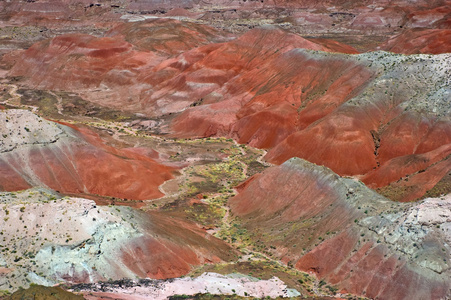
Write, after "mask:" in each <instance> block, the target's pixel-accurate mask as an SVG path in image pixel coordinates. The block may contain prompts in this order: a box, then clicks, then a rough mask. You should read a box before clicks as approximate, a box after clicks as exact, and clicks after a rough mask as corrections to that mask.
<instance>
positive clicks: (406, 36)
mask: <svg viewBox="0 0 451 300" xmlns="http://www.w3.org/2000/svg"><path fill="white" fill-rule="evenodd" d="M450 40H451V29H409V30H406V31H404V32H403V33H401V34H400V35H397V36H394V37H392V38H391V39H390V40H388V41H387V42H386V43H384V44H383V45H381V46H380V49H382V50H386V51H391V52H395V53H403V54H418V53H430V54H439V53H449V52H451V43H450V42H449V41H450Z"/></svg>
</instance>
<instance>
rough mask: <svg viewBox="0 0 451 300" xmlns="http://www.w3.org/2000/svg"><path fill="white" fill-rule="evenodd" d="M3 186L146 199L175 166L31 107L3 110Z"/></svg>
mask: <svg viewBox="0 0 451 300" xmlns="http://www.w3.org/2000/svg"><path fill="white" fill-rule="evenodd" d="M0 122H1V124H2V126H1V127H0V130H1V132H2V135H3V137H4V139H3V140H2V146H3V147H2V151H1V153H0V166H1V168H0V188H1V190H3V191H17V190H22V189H27V188H30V187H35V186H39V187H49V188H51V189H53V190H56V191H59V192H61V193H75V194H95V195H102V196H112V197H119V198H127V199H135V200H144V199H151V198H158V197H160V196H162V193H161V192H160V191H159V190H158V186H159V185H161V184H162V183H163V182H164V181H166V180H168V179H171V178H172V170H173V169H172V168H171V167H168V166H164V165H162V164H160V163H158V162H156V161H155V160H154V159H152V158H150V157H147V156H145V155H141V154H137V153H136V152H135V151H129V150H127V149H121V150H119V149H116V148H113V147H110V146H107V145H105V144H104V143H103V141H102V140H101V139H100V138H99V137H98V136H97V135H96V134H94V133H93V132H91V131H89V130H87V129H78V128H76V127H68V126H65V125H60V124H56V123H53V122H50V121H47V120H44V119H41V118H39V117H37V116H36V115H34V114H32V113H31V112H28V111H23V110H4V111H1V112H0Z"/></svg>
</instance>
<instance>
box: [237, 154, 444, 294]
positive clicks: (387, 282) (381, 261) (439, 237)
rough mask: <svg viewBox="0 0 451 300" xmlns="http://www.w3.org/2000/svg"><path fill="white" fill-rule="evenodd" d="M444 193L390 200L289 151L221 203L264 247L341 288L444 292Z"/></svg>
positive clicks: (371, 291) (367, 291)
mask: <svg viewBox="0 0 451 300" xmlns="http://www.w3.org/2000/svg"><path fill="white" fill-rule="evenodd" d="M450 201H451V198H450V197H449V196H446V197H442V198H441V199H426V200H424V201H422V202H420V203H416V204H402V203H394V202H392V201H390V200H388V199H386V198H384V197H382V196H380V195H378V194H377V193H375V192H373V191H371V190H370V189H368V188H367V187H366V186H365V185H364V184H362V183H360V182H358V181H355V180H353V179H347V178H342V177H340V176H338V175H337V174H335V173H333V172H332V171H330V170H329V169H327V168H325V167H321V166H317V165H314V164H312V163H309V162H307V161H305V160H301V159H298V158H292V159H290V160H288V161H287V162H285V163H284V164H282V165H281V166H277V167H272V168H270V169H268V170H266V171H264V172H263V173H262V174H259V175H255V176H254V177H252V178H251V179H250V180H249V181H248V182H246V183H244V184H243V186H242V187H241V191H240V193H239V195H238V196H236V197H234V198H232V199H231V200H230V201H229V204H230V206H231V211H232V213H233V215H235V216H236V217H237V218H238V220H241V222H242V224H243V226H244V227H245V228H247V230H249V231H250V232H252V238H253V239H254V241H255V242H256V243H257V244H262V246H263V248H264V249H266V250H264V252H266V253H268V254H270V255H274V256H276V257H278V258H280V259H282V261H285V262H287V263H288V264H293V265H294V266H296V268H298V269H301V270H304V271H308V272H312V273H314V274H316V275H317V276H318V277H319V278H322V279H325V280H326V281H327V282H329V283H331V284H335V285H337V286H338V287H339V288H340V289H341V291H342V292H350V293H355V294H360V295H365V296H367V297H370V298H379V299H444V298H447V297H449V296H450V292H451V291H450V285H449V277H450V270H451V269H450V266H451V261H450V259H451V256H450V253H451V252H450V251H451V249H450V246H449V245H450V238H451V235H450V233H451V228H450V217H451V216H450V211H449V208H450ZM274 232H277V234H276V235H275V234H273V233H274Z"/></svg>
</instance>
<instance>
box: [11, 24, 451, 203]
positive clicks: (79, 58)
mask: <svg viewBox="0 0 451 300" xmlns="http://www.w3.org/2000/svg"><path fill="white" fill-rule="evenodd" d="M428 30H429V29H428ZM444 30H445V29H443V30H442V29H441V32H443V31H444ZM432 31H434V30H432ZM409 32H410V31H406V32H405V34H408V33H409ZM411 32H419V31H417V30H416V29H415V31H411ZM434 32H435V31H434ZM220 36H221V34H220V33H219V32H218V31H216V30H214V29H212V28H209V27H207V26H204V25H193V26H188V25H187V23H184V22H180V21H175V20H170V19H161V20H159V19H157V20H150V21H146V22H137V23H127V24H123V25H120V26H117V27H115V28H113V29H112V30H110V31H109V32H108V33H107V34H106V37H102V38H96V37H93V36H89V35H79V34H76V35H63V36H60V37H56V38H54V39H51V40H46V41H42V42H39V43H37V44H35V45H33V46H32V47H30V49H28V50H26V51H25V52H23V53H22V54H20V55H19V56H17V55H11V56H7V57H6V58H5V59H4V61H9V63H12V64H14V66H13V68H12V69H11V71H10V72H9V75H10V76H24V77H25V82H24V83H25V84H26V85H28V86H30V87H34V88H41V89H58V90H66V91H73V92H81V94H82V95H83V97H85V98H86V99H87V100H89V101H92V102H95V103H96V104H99V105H102V106H107V107H113V108H116V109H122V110H127V111H131V112H136V113H138V112H139V113H144V114H146V115H147V116H150V117H154V118H162V117H167V116H169V115H171V114H177V115H176V116H175V118H172V117H171V119H170V122H168V123H167V124H165V125H164V126H163V127H161V130H162V131H163V132H168V133H170V134H171V135H172V136H174V137H184V138H187V137H208V136H224V135H225V136H229V137H233V138H234V139H236V140H237V141H238V142H239V143H247V144H250V145H251V146H254V147H258V148H264V149H269V150H270V151H269V153H268V155H267V156H266V159H267V160H268V161H269V162H272V163H276V164H281V163H283V162H284V161H285V160H287V159H289V158H290V157H293V156H298V157H302V158H305V159H308V160H309V161H312V162H314V163H318V164H323V165H326V166H328V167H330V168H331V169H332V170H334V171H335V172H337V173H338V174H340V175H351V176H353V175H359V176H364V181H365V183H367V184H369V185H370V186H373V187H382V186H385V185H387V184H389V183H391V182H393V181H394V180H398V179H399V178H401V177H404V176H405V175H411V174H412V173H408V174H404V171H406V170H407V169H404V170H402V169H401V168H396V169H395V170H396V171H394V174H393V176H394V177H397V178H392V177H393V176H392V177H390V178H392V179H390V180H389V179H388V178H384V182H385V183H384V184H383V185H381V184H380V182H381V180H380V179H377V176H376V177H375V175H370V174H368V173H369V172H377V170H376V171H374V170H375V169H377V168H378V167H379V166H382V167H383V166H384V164H386V163H387V161H388V160H391V159H395V158H398V157H399V158H400V159H399V160H397V162H398V163H399V162H401V161H402V159H404V160H405V159H408V158H401V157H404V156H408V155H418V154H424V153H427V152H430V151H436V149H438V148H440V147H441V146H444V145H446V144H447V143H449V142H450V141H451V127H450V125H449V122H448V121H447V120H442V119H440V120H437V118H435V117H434V116H430V112H423V113H416V112H412V113H409V112H410V109H406V110H405V111H404V110H403V109H402V108H401V106H402V105H404V104H402V103H404V102H405V103H408V102H409V101H413V100H411V99H410V98H411V97H413V96H414V95H413V94H412V96H411V97H408V96H406V95H404V94H405V92H404V91H403V90H402V89H410V90H412V88H410V87H407V85H409V86H412V85H414V86H418V89H419V90H422V89H424V88H421V87H419V86H420V84H419V81H418V80H421V79H420V78H418V79H415V80H414V81H412V82H411V83H410V81H411V80H412V79H411V78H409V77H406V78H405V80H401V79H399V80H400V82H401V83H400V84H401V85H403V86H402V87H401V88H398V83H397V84H396V87H394V86H387V85H386V83H383V84H384V85H386V86H387V88H386V90H385V91H384V90H383V89H382V88H383V87H382V86H381V84H380V83H375V84H374V86H371V84H372V82H373V80H375V79H378V78H379V80H380V82H386V79H384V80H382V81H381V79H380V78H381V76H382V75H383V74H385V73H387V75H385V77H383V78H393V77H392V76H393V75H388V74H389V73H388V72H389V71H388V70H386V68H387V66H386V65H385V63H384V65H383V68H384V72H383V73H381V72H382V70H381V67H382V65H380V67H378V68H379V69H377V68H374V67H371V65H373V64H374V63H373V62H371V61H370V62H368V61H366V62H365V60H364V59H363V60H361V58H360V57H359V58H355V57H352V56H346V55H338V54H330V55H328V54H316V52H309V51H306V50H299V49H309V50H314V51H326V52H335V51H341V52H344V53H355V52H356V51H355V49H353V48H352V47H349V46H347V45H344V44H340V43H338V42H332V41H330V40H324V39H313V40H312V41H310V40H307V39H304V38H302V37H300V36H298V35H295V34H292V33H288V32H286V31H284V30H281V29H277V28H275V27H271V26H270V27H264V28H259V29H253V30H250V31H248V32H247V33H245V34H243V35H241V36H240V37H239V38H236V39H233V40H230V41H227V39H224V38H222V40H221V38H220ZM434 36H435V35H434ZM228 38H230V36H229V37H228ZM436 38H437V41H441V43H442V44H443V45H445V46H446V45H448V44H449V43H447V42H446V39H444V38H441V37H440V36H436ZM408 40H409V41H411V39H408ZM426 40H427V41H429V39H426ZM313 41H315V42H313ZM421 41H422V40H421V39H420V40H419V41H418V43H419V45H423V46H424V45H429V46H431V47H432V44H427V43H423V42H421ZM389 44H390V43H389ZM423 46H422V47H423ZM429 46H427V47H429ZM405 49H409V51H412V52H413V53H417V52H430V51H431V50H430V49H429V50H421V49H420V48H415V47H413V46H407V48H405ZM444 50H446V49H445V48H443V47H441V46H440V47H438V48H437V51H438V52H440V51H444ZM400 52H402V51H401V50H400ZM404 52H405V51H404ZM409 53H411V52H409ZM383 56H384V54H382V55H381V57H383ZM429 59H430V60H431V59H432V58H429ZM17 61H20V63H14V62H17ZM418 61H420V63H421V59H418ZM431 61H433V59H432V60H431ZM376 62H377V61H376ZM425 63H426V64H429V63H427V62H425ZM408 65H409V64H406V67H404V69H407V66H408ZM399 66H400V65H399ZM398 68H399V70H401V69H400V68H401V67H398ZM418 68H421V66H418ZM423 68H424V67H423ZM55 71H57V73H55ZM396 72H399V71H396ZM404 72H405V71H404ZM415 72H417V71H415ZM381 74H382V75H381ZM406 74H407V73H406ZM414 74H415V75H413V76H420V75H419V74H418V73H414ZM444 74H446V73H444ZM396 76H397V75H396ZM406 76H408V75H406ZM437 76H439V75H437ZM55 77H58V78H59V80H54V78H55ZM390 80H392V79H390ZM432 80H436V79H432ZM422 81H423V83H421V85H423V84H425V81H424V80H422ZM406 82H407V83H406ZM394 84H395V83H393V85H394ZM433 86H435V85H433V84H430V85H429V87H428V88H430V87H433ZM368 88H370V89H371V90H369V91H368V90H367V89H368ZM425 88H426V86H425ZM388 90H391V92H390V94H388V93H387V92H388ZM367 93H372V99H371V100H370V101H369V102H368V101H365V102H364V103H362V104H358V105H354V104H352V105H348V101H350V100H351V99H353V98H356V97H357V98H359V97H360V98H361V97H364V96H363V95H366V94H367ZM393 94H395V95H396V98H395V100H393ZM389 95H390V96H391V99H390V98H389ZM412 110H413V111H415V110H416V109H415V108H413V109H412ZM437 135H440V136H441V138H437ZM306 141H308V142H306ZM350 158H352V160H351V161H350ZM443 158H444V156H441V159H443ZM431 164H432V162H431V163H429V164H426V165H424V166H423V169H424V168H426V167H427V166H430V165H431ZM387 167H388V165H387V166H386V167H384V168H387ZM384 168H382V169H384ZM409 170H410V169H409ZM417 171H419V170H415V171H414V170H413V169H412V172H417ZM367 174H368V175H367ZM381 174H382V173H381ZM426 174H430V176H431V177H429V178H428V182H432V183H433V184H432V186H434V184H435V183H437V181H439V180H440V178H438V177H439V175H438V174H431V173H426ZM440 174H441V173H440ZM424 175H425V174H424ZM424 175H423V176H424ZM429 185H430V184H429ZM429 185H428V186H429ZM427 189H428V188H426V187H424V188H422V189H421V190H427ZM419 193H420V192H415V193H412V195H407V194H406V195H404V196H403V197H401V198H399V199H398V200H403V201H407V200H412V199H415V198H416V197H417V196H418V195H419ZM420 196H421V195H420Z"/></svg>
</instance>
